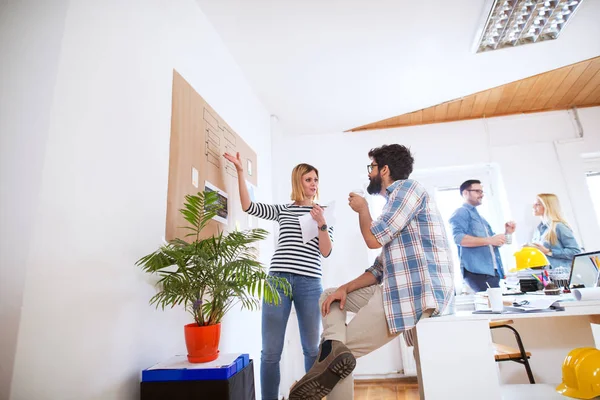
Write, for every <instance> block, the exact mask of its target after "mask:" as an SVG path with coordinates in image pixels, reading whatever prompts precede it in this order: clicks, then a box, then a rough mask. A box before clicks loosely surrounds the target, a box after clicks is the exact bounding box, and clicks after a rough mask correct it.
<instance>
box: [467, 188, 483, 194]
mask: <svg viewBox="0 0 600 400" xmlns="http://www.w3.org/2000/svg"><path fill="white" fill-rule="evenodd" d="M467 192H475V193H477V194H483V190H481V189H469V190H467Z"/></svg>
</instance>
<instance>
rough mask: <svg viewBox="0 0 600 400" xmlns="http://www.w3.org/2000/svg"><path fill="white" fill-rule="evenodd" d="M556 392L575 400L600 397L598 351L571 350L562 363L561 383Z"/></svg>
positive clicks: (599, 351)
mask: <svg viewBox="0 0 600 400" xmlns="http://www.w3.org/2000/svg"><path fill="white" fill-rule="evenodd" d="M556 391H557V392H558V393H560V394H562V395H565V396H569V397H574V398H576V399H593V398H594V397H596V396H600V350H598V349H595V348H593V347H581V348H578V349H574V350H571V351H570V352H569V354H568V355H567V357H566V358H565V361H564V362H563V366H562V383H561V384H560V385H558V386H557V387H556Z"/></svg>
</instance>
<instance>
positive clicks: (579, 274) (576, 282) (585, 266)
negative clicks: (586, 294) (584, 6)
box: [569, 250, 600, 288]
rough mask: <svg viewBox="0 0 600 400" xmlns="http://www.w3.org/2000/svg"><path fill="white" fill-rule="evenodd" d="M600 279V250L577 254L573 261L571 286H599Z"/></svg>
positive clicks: (570, 278)
mask: <svg viewBox="0 0 600 400" xmlns="http://www.w3.org/2000/svg"><path fill="white" fill-rule="evenodd" d="M599 279H600V250H598V251H592V252H589V253H581V254H577V255H576V256H575V257H573V261H572V263H571V275H570V276H569V287H571V288H572V287H573V286H577V287H586V288H590V287H598V280H599Z"/></svg>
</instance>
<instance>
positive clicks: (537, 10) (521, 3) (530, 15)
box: [477, 0, 583, 53]
mask: <svg viewBox="0 0 600 400" xmlns="http://www.w3.org/2000/svg"><path fill="white" fill-rule="evenodd" d="M582 2H583V0H495V1H494V4H493V5H492V9H491V11H490V13H489V15H488V18H487V21H486V23H485V27H484V29H483V33H482V35H481V39H480V40H479V44H478V46H477V52H478V53H481V52H484V51H490V50H498V49H503V48H506V47H514V46H519V45H522V44H527V43H536V42H541V41H544V40H553V39H556V38H557V37H558V35H560V33H561V32H562V30H563V29H564V27H565V25H566V24H567V22H568V21H569V20H570V19H571V18H573V14H574V13H575V11H576V10H577V8H578V7H579V6H580V5H581V3H582Z"/></svg>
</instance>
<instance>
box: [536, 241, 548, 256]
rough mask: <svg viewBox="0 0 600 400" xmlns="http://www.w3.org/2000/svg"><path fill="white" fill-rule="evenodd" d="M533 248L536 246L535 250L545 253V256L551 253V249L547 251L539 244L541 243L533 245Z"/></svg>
mask: <svg viewBox="0 0 600 400" xmlns="http://www.w3.org/2000/svg"><path fill="white" fill-rule="evenodd" d="M533 246H534V247H535V248H537V249H538V250H539V251H541V252H542V253H544V254H548V253H550V249H547V248H545V247H544V246H542V245H541V244H539V243H533Z"/></svg>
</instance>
